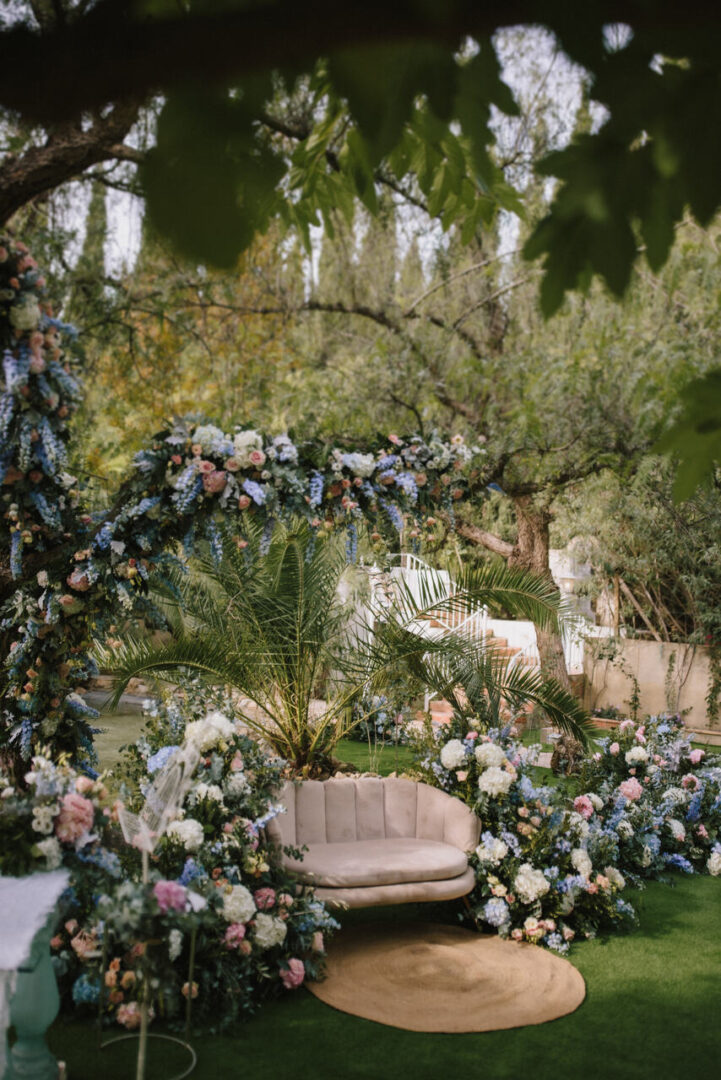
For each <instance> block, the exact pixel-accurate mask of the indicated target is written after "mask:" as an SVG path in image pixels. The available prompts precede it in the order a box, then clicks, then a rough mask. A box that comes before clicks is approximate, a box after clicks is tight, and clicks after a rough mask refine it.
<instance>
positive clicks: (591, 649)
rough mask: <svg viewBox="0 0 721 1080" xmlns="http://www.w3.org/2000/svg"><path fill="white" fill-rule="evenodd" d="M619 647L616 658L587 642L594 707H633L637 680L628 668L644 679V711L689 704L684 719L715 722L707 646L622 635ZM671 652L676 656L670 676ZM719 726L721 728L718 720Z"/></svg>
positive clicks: (589, 702) (694, 723) (700, 724)
mask: <svg viewBox="0 0 721 1080" xmlns="http://www.w3.org/2000/svg"><path fill="white" fill-rule="evenodd" d="M615 647H616V648H617V653H616V658H615V660H613V661H611V660H608V659H599V658H597V657H596V656H595V655H594V654H595V652H596V643H595V642H586V646H585V653H584V673H585V675H586V706H587V707H588V708H589V709H594V708H596V707H598V706H601V705H616V706H618V707H619V708H620V709H622V710H624V711H627V710H628V700H629V698H630V696H631V693H632V690H633V683H632V680H631V679H630V678H629V675H628V674H625V673H624V671H625V672H627V673H633V675H635V677H636V678H637V679H638V682H639V688H640V695H641V707H640V715H641V716H644V715H645V714H646V713H650V714H652V715H653V714H655V713H659V712H684V710H686V709H688V710H689V711H688V712H687V713H686V714H685V716H684V720H685V722H686V724H687V725H688V726H689V727H693V728H697V729H704V728H708V727H710V726H711V724H710V723H709V720H708V716H707V712H706V703H705V698H706V694H707V692H708V685H709V659H708V650H707V649H706V648H705V646H703V645H674V644H670V643H668V642H658V641H636V640H628V639H624V640H621V641H618V640H617V641H616V642H615ZM671 656H674V658H675V660H674V667H673V674H672V678H671V680H669V677H668V671H669V661H670V658H671ZM622 668H623V669H624V670H622ZM669 682H670V685H669ZM669 691H670V700H669ZM713 726H714V727H717V728H718V729H719V730H721V724H719V723H718V722H717V724H716V725H713Z"/></svg>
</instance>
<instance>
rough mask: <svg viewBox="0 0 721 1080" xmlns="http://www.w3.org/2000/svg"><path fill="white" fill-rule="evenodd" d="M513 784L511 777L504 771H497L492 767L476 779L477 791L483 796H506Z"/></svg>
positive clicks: (497, 769) (496, 768)
mask: <svg viewBox="0 0 721 1080" xmlns="http://www.w3.org/2000/svg"><path fill="white" fill-rule="evenodd" d="M512 783H513V776H512V775H511V773H509V772H506V770H505V769H499V768H498V767H497V766H496V765H492V766H491V767H490V769H486V770H485V772H482V773H481V775H480V776H479V778H478V790H479V791H481V792H483V794H484V795H491V796H497V795H506V794H507V793H508V790H509V788H510V786H511V784H512Z"/></svg>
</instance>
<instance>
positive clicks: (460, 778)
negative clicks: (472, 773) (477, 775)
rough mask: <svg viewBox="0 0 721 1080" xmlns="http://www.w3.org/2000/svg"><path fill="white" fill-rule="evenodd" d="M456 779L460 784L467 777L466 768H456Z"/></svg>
mask: <svg viewBox="0 0 721 1080" xmlns="http://www.w3.org/2000/svg"><path fill="white" fill-rule="evenodd" d="M456 779H457V780H458V782H459V783H460V784H462V783H463V781H464V780H467V779H468V770H467V769H458V770H457V772H456Z"/></svg>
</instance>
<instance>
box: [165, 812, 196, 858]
mask: <svg viewBox="0 0 721 1080" xmlns="http://www.w3.org/2000/svg"><path fill="white" fill-rule="evenodd" d="M167 835H168V836H169V837H170V838H171V839H172V840H177V841H178V842H179V843H180V844H182V845H183V847H184V848H185V850H186V851H197V850H198V848H199V847H200V846H201V845H202V843H203V835H204V834H203V826H202V825H201V824H200V822H199V821H196V820H195V819H194V818H185V819H184V820H183V821H171V823H170V825H168V831H167Z"/></svg>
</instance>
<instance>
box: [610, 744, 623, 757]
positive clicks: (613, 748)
mask: <svg viewBox="0 0 721 1080" xmlns="http://www.w3.org/2000/svg"><path fill="white" fill-rule="evenodd" d="M620 749H621V747H620V746H619V745H618V743H617V742H612V743H611V745H610V746H609V748H608V752H609V754H613V756H614V757H615V756H616V754H618V752H619V751H620Z"/></svg>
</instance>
